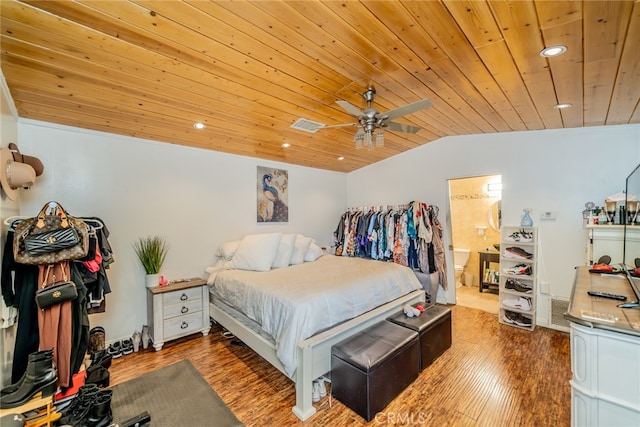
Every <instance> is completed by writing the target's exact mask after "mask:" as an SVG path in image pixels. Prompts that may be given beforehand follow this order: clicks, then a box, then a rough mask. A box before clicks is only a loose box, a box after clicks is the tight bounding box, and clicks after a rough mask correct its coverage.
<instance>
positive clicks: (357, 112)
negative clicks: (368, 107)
mask: <svg viewBox="0 0 640 427" xmlns="http://www.w3.org/2000/svg"><path fill="white" fill-rule="evenodd" d="M336 104H338V105H339V106H341V107H342V108H344V109H345V110H346V111H347V113H349V114H351V115H352V116H354V117H360V116H364V112H363V111H362V110H360V109H359V108H358V107H356V106H354V105H353V104H350V103H348V102H347V101H336Z"/></svg>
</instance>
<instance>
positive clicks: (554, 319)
mask: <svg viewBox="0 0 640 427" xmlns="http://www.w3.org/2000/svg"><path fill="white" fill-rule="evenodd" d="M567 311H569V300H565V299H560V298H558V297H551V313H550V316H549V319H551V322H550V325H549V326H550V327H551V328H553V329H558V330H560V331H564V332H569V331H570V327H569V321H568V320H567V319H565V318H564V314H565V313H566V312H567Z"/></svg>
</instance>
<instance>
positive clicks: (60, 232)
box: [13, 202, 89, 265]
mask: <svg viewBox="0 0 640 427" xmlns="http://www.w3.org/2000/svg"><path fill="white" fill-rule="evenodd" d="M47 211H49V213H48V214H47ZM88 251H89V227H88V226H87V224H86V223H85V222H84V221H82V220H81V219H78V218H75V217H73V216H71V215H69V214H67V212H66V211H65V210H64V208H63V207H62V205H60V204H59V203H57V202H49V203H47V204H45V205H44V206H43V207H42V209H41V210H40V213H39V214H38V216H36V217H33V218H27V219H24V220H22V221H20V223H18V224H17V225H16V227H15V235H14V239H13V257H14V259H15V260H16V262H19V263H21V264H31V265H37V264H55V263H57V262H61V261H70V260H74V259H80V258H83V257H85V256H86V255H87V252H88Z"/></svg>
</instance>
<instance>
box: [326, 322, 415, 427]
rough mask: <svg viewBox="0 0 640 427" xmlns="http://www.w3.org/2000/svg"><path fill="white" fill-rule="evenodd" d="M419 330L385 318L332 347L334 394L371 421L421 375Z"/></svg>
mask: <svg viewBox="0 0 640 427" xmlns="http://www.w3.org/2000/svg"><path fill="white" fill-rule="evenodd" d="M419 363H420V362H419V351H418V333H417V332H415V331H412V330H411V329H407V328H403V327H402V326H399V325H396V324H394V323H391V322H387V321H382V322H380V323H377V324H375V325H372V326H370V327H369V328H367V329H365V330H363V331H360V332H358V333H356V334H354V335H352V336H351V337H349V338H346V339H344V340H342V341H340V342H339V343H337V344H335V345H334V346H333V347H332V348H331V394H332V395H333V396H334V397H335V398H336V399H338V400H340V401H341V402H342V403H344V404H345V405H347V406H348V407H349V408H351V409H353V410H354V411H355V412H357V413H358V414H359V415H360V416H362V418H364V419H365V420H367V421H371V419H372V418H373V417H374V416H375V414H376V413H378V412H380V411H381V410H382V409H384V408H385V407H386V406H387V405H388V404H389V402H391V401H392V400H393V399H394V398H395V397H396V396H397V395H398V394H400V392H402V391H403V390H404V389H405V388H406V387H407V386H408V385H409V384H411V383H412V382H413V380H415V379H416V378H417V377H418V367H419Z"/></svg>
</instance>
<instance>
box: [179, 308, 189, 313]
mask: <svg viewBox="0 0 640 427" xmlns="http://www.w3.org/2000/svg"><path fill="white" fill-rule="evenodd" d="M187 311H189V307H184V306H183V307H182V309H180V313H183V314H184V313H186V312H187Z"/></svg>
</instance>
